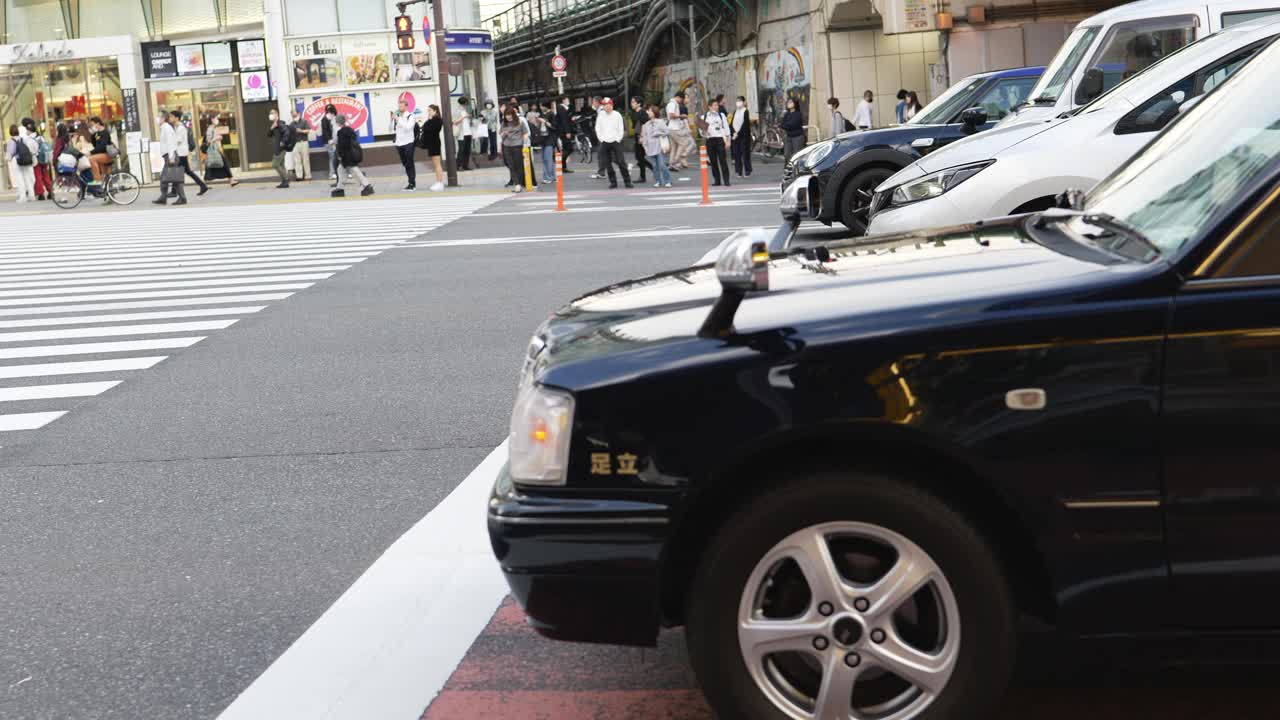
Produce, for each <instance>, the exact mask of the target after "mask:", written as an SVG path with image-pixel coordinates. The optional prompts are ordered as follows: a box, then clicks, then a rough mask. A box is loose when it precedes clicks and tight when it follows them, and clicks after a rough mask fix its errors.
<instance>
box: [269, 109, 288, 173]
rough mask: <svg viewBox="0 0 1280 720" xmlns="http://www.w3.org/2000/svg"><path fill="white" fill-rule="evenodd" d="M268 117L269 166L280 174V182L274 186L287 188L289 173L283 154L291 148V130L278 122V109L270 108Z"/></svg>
mask: <svg viewBox="0 0 1280 720" xmlns="http://www.w3.org/2000/svg"><path fill="white" fill-rule="evenodd" d="M268 117H269V119H270V120H271V124H270V125H269V126H268V127H267V137H269V138H271V152H272V155H271V168H272V169H273V170H275V171H276V174H277V175H279V176H280V184H279V185H277V186H276V187H278V188H287V187H289V174H288V173H287V172H285V168H284V156H285V155H287V154H289V151H291V150H293V131H292V130H290V129H289V126H288V125H285V124H284V123H282V122H280V111H278V110H272V111H271V114H270V115H269V116H268Z"/></svg>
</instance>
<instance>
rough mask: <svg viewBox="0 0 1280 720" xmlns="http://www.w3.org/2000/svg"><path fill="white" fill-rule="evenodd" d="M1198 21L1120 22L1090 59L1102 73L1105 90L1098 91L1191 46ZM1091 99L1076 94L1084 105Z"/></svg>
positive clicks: (1181, 18) (1191, 18)
mask: <svg viewBox="0 0 1280 720" xmlns="http://www.w3.org/2000/svg"><path fill="white" fill-rule="evenodd" d="M1199 24H1200V20H1199V18H1197V17H1196V16H1195V15H1178V16H1174V17H1164V18H1149V19H1146V20H1135V21H1133V22H1127V23H1117V24H1116V26H1115V27H1113V28H1111V31H1110V32H1108V33H1107V36H1106V37H1105V38H1104V39H1103V41H1102V45H1101V46H1100V47H1099V48H1098V51H1097V52H1096V53H1095V54H1094V56H1093V59H1092V60H1090V62H1089V66H1088V67H1089V69H1090V70H1094V69H1096V70H1099V71H1101V73H1102V89H1101V92H1100V93H1098V94H1099V95H1100V94H1101V93H1105V92H1106V91H1108V90H1110V89H1111V88H1113V87H1115V86H1116V85H1118V84H1119V83H1120V81H1121V80H1125V79H1127V78H1128V77H1130V76H1131V75H1136V74H1137V73H1139V72H1141V71H1142V70H1143V69H1144V68H1146V67H1147V66H1148V65H1150V64H1152V63H1154V62H1155V61H1157V60H1159V59H1160V58H1162V57H1164V56H1165V55H1168V54H1169V53H1171V52H1173V51H1174V50H1177V49H1178V48H1180V47H1182V46H1184V45H1189V44H1190V43H1191V42H1192V41H1194V40H1195V39H1196V27H1197V26H1198V25H1199ZM1081 89H1082V90H1083V86H1082V87H1081ZM1095 97H1096V96H1095ZM1092 99H1093V98H1092V97H1089V98H1080V97H1077V98H1076V102H1077V104H1083V103H1085V102H1088V101H1089V100H1092Z"/></svg>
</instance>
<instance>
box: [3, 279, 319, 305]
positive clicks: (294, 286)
mask: <svg viewBox="0 0 1280 720" xmlns="http://www.w3.org/2000/svg"><path fill="white" fill-rule="evenodd" d="M314 284H315V283H309V282H307V283H284V284H280V285H245V286H242V287H226V288H223V287H217V288H207V289H199V288H198V289H195V290H150V291H148V292H122V293H102V294H95V295H60V296H57V297H37V298H29V297H28V298H19V299H17V300H10V299H7V298H0V307H16V306H22V305H43V304H44V303H67V302H76V301H84V302H89V301H91V300H142V299H145V298H163V297H167V298H183V297H195V296H199V295H222V294H225V293H256V292H270V291H273V290H305V289H306V288H309V287H311V286H312V285H314Z"/></svg>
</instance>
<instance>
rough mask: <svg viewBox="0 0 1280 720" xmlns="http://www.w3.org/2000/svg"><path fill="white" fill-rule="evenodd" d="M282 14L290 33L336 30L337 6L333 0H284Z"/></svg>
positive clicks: (330, 31)
mask: <svg viewBox="0 0 1280 720" xmlns="http://www.w3.org/2000/svg"><path fill="white" fill-rule="evenodd" d="M284 14H285V22H286V25H287V27H288V28H289V34H290V35H318V34H320V33H333V32H337V31H338V6H337V4H336V3H335V2H334V0H284Z"/></svg>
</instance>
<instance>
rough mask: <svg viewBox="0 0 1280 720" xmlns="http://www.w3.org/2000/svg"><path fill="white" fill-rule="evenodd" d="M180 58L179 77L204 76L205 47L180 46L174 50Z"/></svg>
mask: <svg viewBox="0 0 1280 720" xmlns="http://www.w3.org/2000/svg"><path fill="white" fill-rule="evenodd" d="M174 50H175V51H176V52H177V56H178V74H179V75H203V74H204V46H203V45H178V46H177V47H175V48H174Z"/></svg>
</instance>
